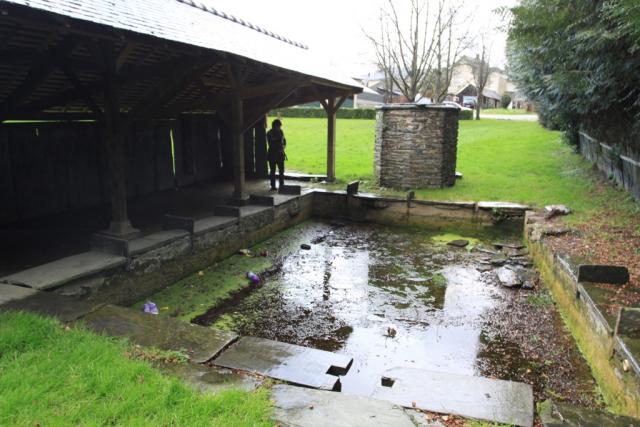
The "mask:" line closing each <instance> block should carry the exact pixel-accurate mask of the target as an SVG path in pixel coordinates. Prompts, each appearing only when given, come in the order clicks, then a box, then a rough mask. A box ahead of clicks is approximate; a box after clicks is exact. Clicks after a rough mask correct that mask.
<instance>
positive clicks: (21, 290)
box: [0, 283, 38, 305]
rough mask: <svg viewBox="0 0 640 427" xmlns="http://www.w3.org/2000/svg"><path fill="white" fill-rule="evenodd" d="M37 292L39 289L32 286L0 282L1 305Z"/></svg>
mask: <svg viewBox="0 0 640 427" xmlns="http://www.w3.org/2000/svg"><path fill="white" fill-rule="evenodd" d="M37 292H38V291H36V290H34V289H31V288H25V287H22V286H14V285H7V284H2V283H0V305H2V304H4V303H7V302H9V301H14V300H21V299H24V298H26V297H28V296H31V295H34V294H35V293H37Z"/></svg>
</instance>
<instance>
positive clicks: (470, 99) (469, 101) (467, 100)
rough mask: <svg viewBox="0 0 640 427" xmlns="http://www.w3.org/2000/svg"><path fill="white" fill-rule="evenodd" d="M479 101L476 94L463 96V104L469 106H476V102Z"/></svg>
mask: <svg viewBox="0 0 640 427" xmlns="http://www.w3.org/2000/svg"><path fill="white" fill-rule="evenodd" d="M477 102H478V98H477V97H475V96H463V97H462V106H463V107H468V108H476V103H477Z"/></svg>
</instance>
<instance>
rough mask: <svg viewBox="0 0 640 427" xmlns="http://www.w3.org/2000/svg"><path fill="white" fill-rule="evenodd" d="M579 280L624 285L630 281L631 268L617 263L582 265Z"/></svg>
mask: <svg viewBox="0 0 640 427" xmlns="http://www.w3.org/2000/svg"><path fill="white" fill-rule="evenodd" d="M578 281H579V282H592V283H610V284H613V285H624V284H625V283H627V282H628V281H629V270H628V269H627V267H622V266H617V265H580V266H578Z"/></svg>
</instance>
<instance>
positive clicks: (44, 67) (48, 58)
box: [0, 36, 78, 112]
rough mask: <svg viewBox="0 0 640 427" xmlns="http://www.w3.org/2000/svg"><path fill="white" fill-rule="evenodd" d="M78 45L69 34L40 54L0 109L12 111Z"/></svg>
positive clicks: (76, 40)
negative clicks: (56, 44)
mask: <svg viewBox="0 0 640 427" xmlns="http://www.w3.org/2000/svg"><path fill="white" fill-rule="evenodd" d="M77 46H78V39H77V38H75V37H73V36H67V37H66V38H65V39H64V40H63V41H62V42H61V43H60V44H59V45H58V46H55V47H53V48H49V49H46V50H44V51H42V53H41V54H40V55H38V56H37V57H36V59H35V61H34V62H33V65H32V66H31V68H30V69H29V72H28V73H27V76H26V77H25V79H24V80H23V81H22V83H21V84H20V85H19V86H18V87H17V88H16V89H15V90H14V91H13V92H12V93H11V94H10V95H9V96H8V97H7V100H6V101H5V102H4V103H3V104H2V105H1V106H0V111H5V112H7V111H12V110H14V109H15V108H16V107H17V106H18V105H19V104H20V103H21V102H22V101H24V100H25V99H27V98H28V97H29V96H30V95H31V94H32V93H33V92H34V91H35V90H36V89H37V88H38V87H39V86H40V85H41V84H42V83H43V82H44V81H45V80H46V79H47V78H48V77H49V76H50V75H51V73H53V71H54V70H55V69H56V68H57V67H58V65H59V63H60V61H62V60H64V59H65V58H66V57H67V56H68V55H70V54H71V52H73V50H74V49H75V48H76V47H77Z"/></svg>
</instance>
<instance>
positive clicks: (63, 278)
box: [0, 251, 127, 290]
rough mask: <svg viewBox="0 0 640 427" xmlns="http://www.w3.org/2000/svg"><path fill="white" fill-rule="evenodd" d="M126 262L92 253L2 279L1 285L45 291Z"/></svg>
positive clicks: (122, 258)
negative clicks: (6, 284)
mask: <svg viewBox="0 0 640 427" xmlns="http://www.w3.org/2000/svg"><path fill="white" fill-rule="evenodd" d="M126 262H127V259H126V258H125V257H122V256H117V255H111V254H108V253H104V252H97V251H90V252H84V253H81V254H78V255H72V256H70V257H66V258H61V259H59V260H56V261H53V262H49V263H47V264H43V265H39V266H37V267H33V268H29V269H27V270H23V271H20V272H18V273H15V274H11V275H9V276H5V277H2V278H0V283H8V284H13V285H19V286H27V287H29V288H33V289H38V290H45V289H51V288H55V287H58V286H61V285H64V284H65V283H69V282H71V281H73V280H77V279H81V278H85V277H90V276H93V275H95V274H98V273H100V272H102V271H106V270H112V269H115V268H118V267H121V266H124V265H125V264H126Z"/></svg>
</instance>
